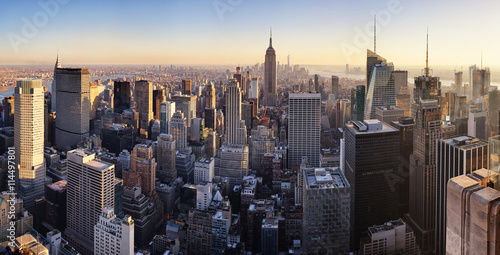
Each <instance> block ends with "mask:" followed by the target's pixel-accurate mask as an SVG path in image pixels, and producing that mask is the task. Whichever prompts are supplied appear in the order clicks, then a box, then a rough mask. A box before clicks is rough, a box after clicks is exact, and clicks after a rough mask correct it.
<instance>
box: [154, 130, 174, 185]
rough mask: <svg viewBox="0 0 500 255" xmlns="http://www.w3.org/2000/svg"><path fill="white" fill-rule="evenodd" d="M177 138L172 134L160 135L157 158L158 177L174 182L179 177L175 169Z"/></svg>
mask: <svg viewBox="0 0 500 255" xmlns="http://www.w3.org/2000/svg"><path fill="white" fill-rule="evenodd" d="M175 149H176V148H175V140H174V137H173V136H172V135H170V134H160V135H159V136H158V147H157V148H156V150H157V151H156V158H157V159H158V178H160V180H167V181H168V182H174V181H175V180H176V179H177V171H176V169H175Z"/></svg>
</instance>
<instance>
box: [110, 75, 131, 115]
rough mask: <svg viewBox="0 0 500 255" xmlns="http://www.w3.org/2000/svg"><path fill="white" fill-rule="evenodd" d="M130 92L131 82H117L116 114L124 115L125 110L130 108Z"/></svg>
mask: <svg viewBox="0 0 500 255" xmlns="http://www.w3.org/2000/svg"><path fill="white" fill-rule="evenodd" d="M131 93H132V92H131V90H130V82H128V81H115V83H114V88H113V104H114V105H113V109H114V112H116V113H122V112H123V110H126V109H129V108H130V101H131V99H132V96H131Z"/></svg>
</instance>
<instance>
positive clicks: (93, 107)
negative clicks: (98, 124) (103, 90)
mask: <svg viewBox="0 0 500 255" xmlns="http://www.w3.org/2000/svg"><path fill="white" fill-rule="evenodd" d="M97 86H98V85H97V82H96V81H92V82H90V88H89V100H90V116H89V117H90V119H95V118H96V114H97V108H99V103H100V101H101V98H100V97H99V91H98V88H97ZM111 101H112V100H111ZM110 105H111V104H110ZM91 128H92V127H91Z"/></svg>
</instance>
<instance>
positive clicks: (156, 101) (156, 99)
mask: <svg viewBox="0 0 500 255" xmlns="http://www.w3.org/2000/svg"><path fill="white" fill-rule="evenodd" d="M163 102H165V88H163V87H159V88H157V89H155V90H153V102H152V104H153V118H154V119H155V120H159V119H160V114H161V113H160V107H161V103H163Z"/></svg>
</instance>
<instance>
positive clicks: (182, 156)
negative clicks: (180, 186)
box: [175, 147, 196, 183]
mask: <svg viewBox="0 0 500 255" xmlns="http://www.w3.org/2000/svg"><path fill="white" fill-rule="evenodd" d="M195 160H196V156H195V155H194V154H193V150H192V148H191V147H186V148H184V149H180V150H178V152H177V153H176V155H175V169H176V170H177V176H178V177H182V179H183V181H184V183H193V180H194V163H195Z"/></svg>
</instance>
